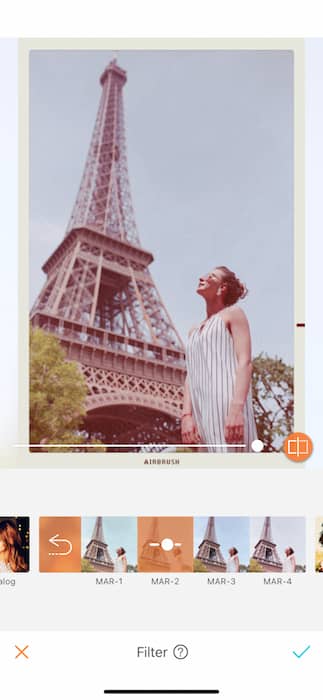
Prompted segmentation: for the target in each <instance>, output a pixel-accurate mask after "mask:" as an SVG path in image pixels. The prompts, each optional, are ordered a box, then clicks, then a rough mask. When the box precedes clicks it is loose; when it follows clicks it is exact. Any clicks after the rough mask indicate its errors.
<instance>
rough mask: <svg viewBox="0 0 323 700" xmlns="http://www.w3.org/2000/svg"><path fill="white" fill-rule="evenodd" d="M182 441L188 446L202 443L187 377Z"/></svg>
mask: <svg viewBox="0 0 323 700" xmlns="http://www.w3.org/2000/svg"><path fill="white" fill-rule="evenodd" d="M182 440H183V442H184V443H185V444H186V445H196V444H197V443H199V442H200V441H201V440H200V436H199V434H198V431H197V427H196V425H195V421H194V418H193V409H192V401H191V394H190V388H189V383H188V378H187V377H186V379H185V384H184V398H183V413H182Z"/></svg>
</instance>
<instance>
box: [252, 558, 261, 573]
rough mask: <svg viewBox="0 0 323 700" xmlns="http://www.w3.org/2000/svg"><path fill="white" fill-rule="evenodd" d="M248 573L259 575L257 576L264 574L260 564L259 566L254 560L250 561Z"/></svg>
mask: <svg viewBox="0 0 323 700" xmlns="http://www.w3.org/2000/svg"><path fill="white" fill-rule="evenodd" d="M248 571H250V572H252V573H259V574H261V573H263V572H264V570H263V568H262V566H261V564H259V562H258V561H257V560H256V559H250V563H249V566H248Z"/></svg>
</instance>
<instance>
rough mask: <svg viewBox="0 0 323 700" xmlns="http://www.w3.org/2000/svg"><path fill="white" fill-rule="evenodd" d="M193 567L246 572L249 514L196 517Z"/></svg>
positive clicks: (206, 569)
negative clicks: (241, 516) (246, 515)
mask: <svg viewBox="0 0 323 700" xmlns="http://www.w3.org/2000/svg"><path fill="white" fill-rule="evenodd" d="M194 552H195V559H194V571H196V572H205V571H218V572H227V573H239V572H246V571H247V569H248V562H249V518H246V517H244V518H239V517H232V518H230V517H214V516H211V517H209V518H194Z"/></svg>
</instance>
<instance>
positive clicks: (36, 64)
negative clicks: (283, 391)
mask: <svg viewBox="0 0 323 700" xmlns="http://www.w3.org/2000/svg"><path fill="white" fill-rule="evenodd" d="M112 57H113V54H112V52H109V51H94V50H87V51H85V50H84V51H75V50H71V51H53V50H48V51H32V52H31V58H30V244H31V246H30V252H31V256H30V280H31V289H30V303H31V304H32V303H33V301H34V299H35V297H36V296H37V294H38V292H39V291H40V288H41V286H42V284H43V282H44V280H45V276H44V274H43V273H42V272H41V266H42V264H43V263H44V261H45V260H46V259H47V257H48V256H49V255H50V254H51V253H52V252H53V250H54V249H55V248H56V247H57V245H58V244H59V243H60V242H61V240H62V238H63V236H64V234H65V231H66V226H67V223H68V220H69V217H70V214H71V211H72V208H73V205H74V201H75V198H76V194H77V191H78V187H79V183H80V179H81V175H82V171H83V168H84V164H85V159H86V155H87V150H88V147H89V143H90V138H91V134H92V129H93V126H94V121H95V117H96V112H97V108H98V104H99V98H100V93H101V87H100V84H99V78H100V75H101V73H102V72H103V70H104V68H105V67H106V65H107V64H108V63H109V61H110V60H111V58H112ZM117 60H118V63H119V65H120V66H121V67H122V68H124V69H125V70H126V71H127V76H128V82H127V84H126V86H125V88H124V104H125V120H126V133H127V145H128V166H129V174H130V184H131V190H132V198H133V204H134V209H135V215H136V221H137V226H138V231H139V236H140V240H141V244H142V246H143V247H144V248H146V249H148V250H149V251H151V252H152V253H153V255H154V258H155V260H154V262H153V263H152V265H151V268H150V269H151V272H152V275H153V277H154V279H155V281H156V284H157V286H158V289H159V291H160V294H161V297H162V299H163V300H164V302H165V304H166V307H167V309H168V311H169V313H170V315H171V317H172V319H173V321H174V323H175V325H176V327H177V330H178V331H179V333H180V335H181V336H182V339H183V340H184V342H186V340H187V334H188V331H189V329H190V328H191V327H192V325H194V324H195V323H197V322H199V321H201V320H202V319H203V318H204V317H205V310H204V306H203V300H202V299H201V298H200V297H198V295H197V294H196V291H195V290H196V286H197V281H198V278H199V276H200V275H201V274H203V273H205V272H208V271H209V270H210V269H213V267H215V266H217V265H226V266H228V267H229V268H231V269H233V270H234V271H235V272H236V274H237V275H238V277H239V278H240V279H241V280H242V281H243V282H245V283H246V285H247V287H248V289H249V294H248V296H247V298H246V300H244V301H243V302H242V305H243V308H244V309H245V311H246V313H247V315H248V318H249V321H250V325H251V333H252V340H253V354H254V355H257V354H258V353H259V352H262V351H264V352H267V353H268V354H269V355H270V356H276V355H277V356H278V357H281V358H282V359H284V360H285V361H286V362H288V363H291V364H292V363H293V138H294V135H293V56H292V53H291V52H289V51H257V50H245V51H238V50H236V51H231V50H216V51H205V50H204V51H183V50H181V51H170V50H168V51H146V50H140V51H135V50H134V51H119V52H118V56H117Z"/></svg>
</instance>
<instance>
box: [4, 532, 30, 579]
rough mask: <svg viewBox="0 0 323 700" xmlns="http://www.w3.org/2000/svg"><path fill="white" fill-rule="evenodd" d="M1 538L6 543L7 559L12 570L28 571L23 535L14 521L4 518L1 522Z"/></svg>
mask: <svg viewBox="0 0 323 700" xmlns="http://www.w3.org/2000/svg"><path fill="white" fill-rule="evenodd" d="M0 539H1V540H2V541H3V542H4V544H5V547H6V551H5V561H6V563H7V564H8V566H9V567H10V569H11V571H13V572H17V571H27V564H26V562H25V558H24V555H23V550H22V546H21V537H20V535H19V532H18V530H17V527H16V524H15V523H14V521H12V520H3V521H2V522H0Z"/></svg>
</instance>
